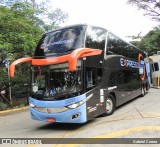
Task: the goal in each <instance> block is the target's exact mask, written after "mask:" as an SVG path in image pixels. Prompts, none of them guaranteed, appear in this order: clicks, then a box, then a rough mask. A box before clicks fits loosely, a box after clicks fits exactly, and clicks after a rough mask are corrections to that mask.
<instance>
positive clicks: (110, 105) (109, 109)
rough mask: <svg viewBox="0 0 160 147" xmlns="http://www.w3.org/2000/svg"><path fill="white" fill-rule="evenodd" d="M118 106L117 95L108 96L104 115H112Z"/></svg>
mask: <svg viewBox="0 0 160 147" xmlns="http://www.w3.org/2000/svg"><path fill="white" fill-rule="evenodd" d="M115 108H116V101H115V97H114V96H113V95H111V94H109V95H108V98H107V99H106V111H105V113H104V114H103V116H107V115H111V114H113V112H114V111H115Z"/></svg>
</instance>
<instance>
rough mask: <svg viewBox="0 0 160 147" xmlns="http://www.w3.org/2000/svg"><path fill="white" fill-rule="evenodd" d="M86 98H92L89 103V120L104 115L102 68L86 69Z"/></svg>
mask: <svg viewBox="0 0 160 147" xmlns="http://www.w3.org/2000/svg"><path fill="white" fill-rule="evenodd" d="M85 87H86V91H87V93H86V96H87V97H89V96H91V98H90V99H89V100H88V101H87V118H88V119H92V118H94V117H95V116H98V115H100V114H102V112H103V110H102V109H103V108H102V102H104V99H102V96H103V89H101V87H102V68H96V67H86V69H85Z"/></svg>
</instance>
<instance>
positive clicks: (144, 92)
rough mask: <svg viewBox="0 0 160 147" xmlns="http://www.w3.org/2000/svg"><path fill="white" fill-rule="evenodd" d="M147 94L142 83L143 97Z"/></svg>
mask: <svg viewBox="0 0 160 147" xmlns="http://www.w3.org/2000/svg"><path fill="white" fill-rule="evenodd" d="M145 94H146V91H145V86H144V85H142V87H141V97H144V95H145Z"/></svg>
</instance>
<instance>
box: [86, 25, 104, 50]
mask: <svg viewBox="0 0 160 147" xmlns="http://www.w3.org/2000/svg"><path fill="white" fill-rule="evenodd" d="M105 41H106V30H104V29H102V28H97V27H88V29H87V37H86V44H85V46H86V47H87V48H94V49H102V50H104V48H105Z"/></svg>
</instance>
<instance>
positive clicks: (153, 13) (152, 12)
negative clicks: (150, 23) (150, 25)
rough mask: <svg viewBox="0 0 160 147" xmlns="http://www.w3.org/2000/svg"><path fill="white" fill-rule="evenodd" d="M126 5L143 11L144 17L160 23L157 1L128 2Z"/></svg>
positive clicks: (134, 0) (138, 0)
mask: <svg viewBox="0 0 160 147" xmlns="http://www.w3.org/2000/svg"><path fill="white" fill-rule="evenodd" d="M128 3H129V4H132V5H135V6H137V7H138V8H139V9H142V10H144V11H145V13H144V15H148V16H150V17H151V19H152V20H156V21H160V1H159V0H128Z"/></svg>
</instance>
